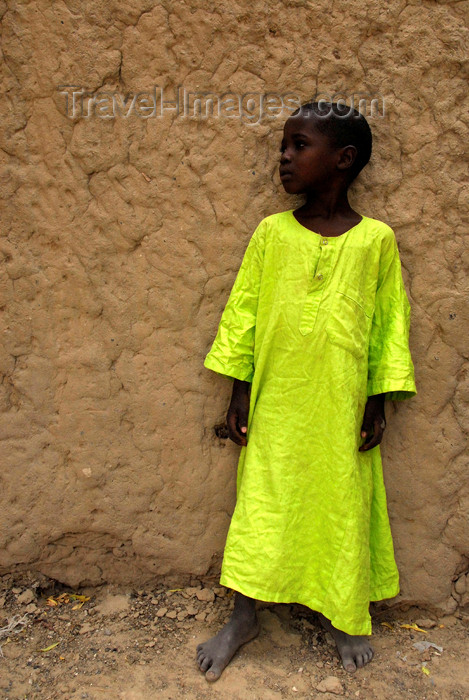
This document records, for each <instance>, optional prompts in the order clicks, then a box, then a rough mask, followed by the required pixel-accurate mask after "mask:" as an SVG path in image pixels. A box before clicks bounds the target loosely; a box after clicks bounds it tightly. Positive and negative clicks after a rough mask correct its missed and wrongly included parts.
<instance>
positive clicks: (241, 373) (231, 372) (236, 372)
mask: <svg viewBox="0 0 469 700" xmlns="http://www.w3.org/2000/svg"><path fill="white" fill-rule="evenodd" d="M204 367H206V368H207V369H211V370H212V372H216V373H217V374H222V375H223V376H225V377H231V378H232V379H239V380H240V381H242V382H252V378H253V376H254V372H253V371H252V368H249V369H247V368H244V369H243V368H242V367H234V366H233V365H227V364H225V363H224V362H221V361H220V360H218V359H217V358H216V357H213V356H210V355H207V357H206V358H205V361H204Z"/></svg>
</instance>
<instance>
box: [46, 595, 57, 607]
mask: <svg viewBox="0 0 469 700" xmlns="http://www.w3.org/2000/svg"><path fill="white" fill-rule="evenodd" d="M46 605H49V606H50V607H54V605H58V602H57V601H56V600H55V599H54V598H53V597H52V596H50V598H48V599H47V600H46Z"/></svg>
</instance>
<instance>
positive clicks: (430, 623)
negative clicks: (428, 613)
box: [415, 617, 436, 630]
mask: <svg viewBox="0 0 469 700" xmlns="http://www.w3.org/2000/svg"><path fill="white" fill-rule="evenodd" d="M415 624H416V625H417V627H423V629H429V630H431V629H432V628H433V627H436V622H435V620H430V618H428V617H423V618H422V619H421V620H415Z"/></svg>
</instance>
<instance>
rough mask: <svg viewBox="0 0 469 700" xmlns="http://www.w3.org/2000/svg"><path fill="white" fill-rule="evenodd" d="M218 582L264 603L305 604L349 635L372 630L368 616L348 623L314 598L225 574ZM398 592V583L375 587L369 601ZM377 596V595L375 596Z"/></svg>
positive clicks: (392, 595)
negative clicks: (253, 584)
mask: <svg viewBox="0 0 469 700" xmlns="http://www.w3.org/2000/svg"><path fill="white" fill-rule="evenodd" d="M220 584H221V585H222V586H226V587H227V588H231V589H232V590H234V591H237V592H238V593H242V594H243V595H245V596H247V597H248V598H253V599H255V600H261V601H263V602H265V603H284V604H287V605H288V604H290V603H297V604H299V605H305V606H306V607H307V608H310V610H314V611H315V612H318V613H321V614H322V615H324V617H326V618H327V619H328V620H330V621H331V623H332V625H333V626H334V627H335V628H336V629H338V630H341V631H342V632H345V633H346V634H351V635H370V634H371V632H372V630H371V618H370V617H369V619H368V620H366V621H362V622H356V623H350V622H347V621H344V620H343V619H342V618H340V617H338V616H337V614H335V613H334V612H333V610H332V608H330V607H329V606H328V605H327V604H324V603H321V602H319V601H318V600H316V599H314V598H308V600H307V599H306V596H305V597H303V596H301V595H298V596H295V595H288V594H282V593H278V592H276V593H272V592H271V591H269V592H267V591H265V590H264V591H262V592H260V591H259V589H254V588H251V587H250V586H249V585H245V584H241V585H240V584H239V583H236V582H235V581H234V580H233V579H231V578H230V577H229V576H227V575H226V574H222V575H221V577H220ZM398 592H399V584H395V583H394V584H392V585H391V584H390V585H389V586H386V587H383V588H379V589H375V590H374V591H373V594H374V595H373V596H372V597H370V602H371V601H377V600H385V599H387V598H394V596H396V595H397V594H398ZM376 596H378V597H376Z"/></svg>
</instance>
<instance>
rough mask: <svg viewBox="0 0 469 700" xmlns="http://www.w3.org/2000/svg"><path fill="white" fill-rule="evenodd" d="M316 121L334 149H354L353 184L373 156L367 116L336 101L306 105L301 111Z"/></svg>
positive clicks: (351, 169)
mask: <svg viewBox="0 0 469 700" xmlns="http://www.w3.org/2000/svg"><path fill="white" fill-rule="evenodd" d="M299 112H300V113H301V114H304V115H305V116H307V115H308V114H309V115H311V117H312V118H313V119H314V120H315V126H316V128H317V129H318V130H319V131H320V132H321V133H323V134H325V135H326V136H328V137H329V138H330V140H331V141H332V143H333V144H334V146H336V147H337V148H343V147H344V146H355V148H356V149H357V155H356V158H355V161H354V162H353V164H352V166H351V168H350V175H351V181H352V180H354V179H355V178H356V177H357V175H358V173H359V172H360V171H361V170H362V169H363V168H364V167H365V165H366V164H367V163H368V161H369V160H370V157H371V149H372V135H371V129H370V127H369V124H368V122H367V121H366V119H365V117H364V116H363V115H362V114H360V112H358V111H357V110H356V109H354V108H353V107H348V106H347V105H346V104H336V103H335V102H325V101H322V100H321V102H307V103H306V104H304V105H302V106H301V107H300V109H299Z"/></svg>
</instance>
